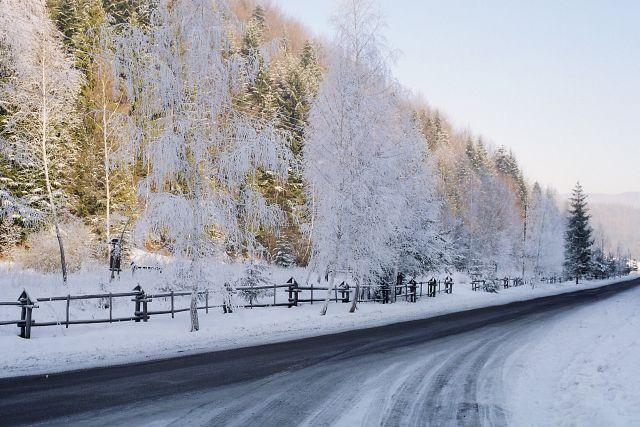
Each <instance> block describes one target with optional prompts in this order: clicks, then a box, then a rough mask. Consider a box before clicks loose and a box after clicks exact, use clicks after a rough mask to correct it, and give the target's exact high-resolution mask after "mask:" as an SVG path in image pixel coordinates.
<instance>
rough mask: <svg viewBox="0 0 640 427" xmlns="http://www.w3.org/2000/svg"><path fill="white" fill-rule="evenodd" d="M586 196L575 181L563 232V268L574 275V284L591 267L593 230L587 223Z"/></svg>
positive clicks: (570, 274) (567, 273)
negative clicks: (565, 228)
mask: <svg viewBox="0 0 640 427" xmlns="http://www.w3.org/2000/svg"><path fill="white" fill-rule="evenodd" d="M589 218H590V215H589V212H588V208H587V196H586V195H585V194H584V192H583V190H582V186H581V185H580V183H577V184H576V186H575V188H574V189H573V192H572V194H571V199H570V206H569V217H568V219H567V231H566V234H565V245H564V248H565V252H564V268H565V274H566V276H567V277H575V280H576V284H577V283H578V282H579V281H580V278H581V277H584V276H585V275H587V274H588V273H589V271H590V268H591V245H592V244H593V240H592V238H591V233H592V232H593V230H592V228H591V225H590V224H589Z"/></svg>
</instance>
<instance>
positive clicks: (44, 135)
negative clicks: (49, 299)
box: [0, 0, 81, 283]
mask: <svg viewBox="0 0 640 427" xmlns="http://www.w3.org/2000/svg"><path fill="white" fill-rule="evenodd" d="M0 39H1V40H2V42H3V44H5V45H6V46H7V48H6V49H2V50H0V52H1V55H2V56H1V57H0V63H1V65H0V68H2V69H3V70H5V72H6V73H7V76H6V78H4V79H3V80H2V81H1V82H0V106H1V107H2V108H3V109H4V110H5V111H6V112H7V114H6V115H4V116H3V126H2V128H3V133H4V136H5V138H6V141H7V142H8V144H6V145H4V146H3V147H2V150H3V155H4V156H7V157H9V158H11V159H12V160H13V161H15V162H17V163H18V164H22V165H24V166H25V167H28V168H30V169H32V170H34V171H36V172H37V173H38V174H41V176H42V177H43V181H44V189H43V190H44V192H45V193H46V195H47V202H48V206H47V208H48V210H49V212H50V217H51V221H52V222H53V226H54V228H55V232H56V236H57V240H58V247H59V250H60V264H61V270H62V280H63V282H64V283H66V282H67V267H66V261H65V252H64V245H63V241H62V235H61V233H60V229H59V222H60V220H59V212H58V205H57V203H56V198H55V197H54V194H55V190H56V188H59V187H60V182H61V180H62V177H63V170H64V169H65V167H68V164H69V161H70V159H72V158H73V155H72V154H73V146H72V145H71V144H70V129H71V128H72V127H73V126H74V124H75V123H76V122H77V115H76V111H75V102H76V98H77V96H78V92H79V90H80V84H81V74H80V73H79V72H78V71H77V70H75V69H74V68H73V60H72V59H71V58H70V57H69V56H68V55H67V54H66V53H65V51H64V49H63V45H62V41H61V35H60V34H59V32H58V31H57V29H56V27H55V24H54V23H53V22H52V21H51V19H50V18H49V16H48V11H47V8H46V4H45V1H44V0H26V1H23V0H20V1H18V0H3V1H2V2H0ZM31 179H32V180H35V179H36V177H35V176H32V177H31Z"/></svg>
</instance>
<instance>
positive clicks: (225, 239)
mask: <svg viewBox="0 0 640 427" xmlns="http://www.w3.org/2000/svg"><path fill="white" fill-rule="evenodd" d="M236 26H237V23H236V22H235V21H234V19H233V16H232V14H231V12H230V9H229V8H228V5H227V3H226V2H225V1H220V0H218V1H212V0H171V1H170V0H160V1H159V2H158V4H157V7H156V8H155V9H154V11H153V13H152V16H151V22H150V25H149V27H148V28H147V29H145V30H141V29H140V28H137V27H133V26H130V27H128V28H126V29H125V31H124V33H123V35H122V36H121V38H120V40H119V46H120V55H121V58H122V64H121V65H122V68H121V72H122V73H123V74H124V76H125V79H124V82H125V87H126V91H127V95H128V98H129V100H130V102H131V103H132V123H133V124H134V125H135V127H134V129H135V130H134V132H133V138H132V144H131V145H130V147H129V148H130V150H131V152H130V158H131V159H134V158H140V159H141V160H142V163H143V164H144V165H145V167H146V168H147V171H148V175H147V176H146V179H145V180H144V182H143V183H142V185H141V188H140V190H141V191H140V194H141V196H143V197H144V198H145V199H146V203H147V208H146V210H145V211H144V212H143V214H142V218H141V220H140V222H139V230H141V231H142V232H143V233H144V235H145V236H148V235H149V234H151V235H155V236H162V237H164V238H165V239H166V240H167V241H168V242H169V243H170V245H171V247H172V250H173V252H174V253H176V254H178V255H183V256H185V257H187V258H189V259H190V263H191V280H192V285H193V286H192V289H193V292H192V330H197V329H198V322H197V311H196V310H195V306H196V298H195V297H196V292H197V289H198V288H199V287H200V286H201V285H202V284H203V282H205V281H206V280H207V279H206V277H205V276H204V273H203V271H204V263H206V262H207V261H206V260H205V259H206V257H208V256H211V255H213V254H215V253H222V252H224V251H233V252H236V253H245V252H247V253H253V252H254V251H257V250H258V249H259V248H258V245H257V243H256V237H257V233H258V232H259V230H260V228H261V227H270V226H275V225H277V224H278V222H279V221H280V220H281V219H282V215H281V212H280V211H279V210H278V209H277V208H276V207H273V206H270V205H269V204H268V203H267V202H266V200H265V199H264V198H263V197H262V195H261V194H260V192H259V191H258V190H257V188H256V186H255V182H256V175H257V173H258V172H259V170H261V169H262V170H269V171H271V172H273V174H274V176H275V177H276V178H278V179H282V180H285V179H286V176H287V168H288V160H289V151H288V149H287V148H286V145H285V139H284V138H283V136H282V135H280V133H279V132H278V131H276V130H275V128H274V127H273V126H272V125H271V124H270V123H263V122H258V121H257V120H255V119H253V118H251V117H249V116H247V115H246V114H244V113H242V112H240V111H239V110H238V109H237V108H235V106H234V97H235V96H237V95H238V94H239V93H240V92H241V91H242V90H244V88H245V86H246V83H247V82H248V81H249V80H250V79H251V78H252V75H251V70H252V69H253V68H254V67H253V66H252V64H250V63H248V62H250V61H247V60H246V59H244V58H243V57H242V56H241V55H240V54H238V53H236V52H234V50H233V46H232V40H231V31H233V30H234V28H235V27H236Z"/></svg>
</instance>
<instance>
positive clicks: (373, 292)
mask: <svg viewBox="0 0 640 427" xmlns="http://www.w3.org/2000/svg"><path fill="white" fill-rule="evenodd" d="M423 285H426V286H425V288H426V290H427V292H426V296H427V297H435V296H436V292H441V291H444V292H446V293H451V292H452V291H453V280H451V279H450V278H447V279H446V280H444V281H437V280H436V279H435V278H432V279H431V280H429V281H428V282H416V281H415V280H410V281H408V282H407V283H403V284H402V285H396V286H393V287H386V288H384V287H383V288H378V287H373V286H362V287H360V292H359V294H358V295H355V288H354V287H351V286H349V285H348V284H347V283H345V282H342V283H340V284H339V285H336V286H334V287H333V288H331V297H330V298H329V300H330V301H332V302H336V303H348V302H351V301H352V299H353V298H358V301H359V302H381V303H383V304H386V303H390V302H391V298H392V297H393V301H394V302H396V301H397V300H398V299H402V298H404V300H405V301H408V302H416V301H417V299H418V298H420V297H422V296H423ZM442 285H444V288H443V287H442ZM278 289H280V290H283V291H284V292H285V293H286V296H287V298H286V302H278V298H277V291H278ZM329 289H330V288H328V287H326V286H325V287H323V286H314V285H313V283H312V284H310V285H308V286H301V285H300V284H298V282H297V281H296V280H295V279H294V278H293V277H292V278H290V279H289V280H288V281H287V283H286V284H284V285H277V284H274V285H269V286H246V287H236V288H234V289H233V290H231V289H229V291H230V292H246V293H247V294H248V295H249V297H248V300H249V303H248V304H245V305H241V306H240V307H244V308H258V307H278V306H286V307H295V306H298V305H300V304H303V303H310V304H313V303H314V302H324V301H325V298H326V296H327V291H329ZM392 289H395V292H393V291H392ZM265 290H272V291H273V295H271V296H269V298H271V297H272V298H273V300H272V302H271V301H269V302H268V303H267V302H265V301H262V302H260V301H259V300H257V299H255V298H254V295H255V294H256V292H257V291H265ZM191 294H192V293H191V292H190V291H182V292H176V291H168V292H159V293H150V294H148V293H146V292H145V291H144V290H143V289H142V287H141V286H140V285H138V286H136V287H135V288H133V290H132V291H131V292H120V293H103V294H91V295H71V294H68V295H66V296H57V297H47V298H35V299H34V298H31V296H30V295H29V294H28V293H27V291H26V290H25V291H23V292H22V293H21V294H20V296H19V297H18V299H17V301H10V302H0V306H11V307H17V308H20V319H16V320H0V325H16V326H18V327H19V328H20V336H21V337H22V338H27V339H28V338H30V337H31V329H32V328H34V327H43V326H56V325H58V326H64V327H65V328H68V327H69V325H86V324H94V323H116V322H148V321H149V319H150V318H151V316H158V315H167V314H170V315H171V318H174V317H175V315H176V313H181V312H187V311H190V309H191V308H190V304H188V305H187V306H184V305H180V304H177V303H178V302H180V301H184V299H183V297H187V296H191ZM126 298H128V299H129V300H130V301H131V302H132V303H133V310H132V312H130V313H131V314H130V315H125V316H123V315H120V316H114V313H113V307H114V301H115V300H118V299H126ZM96 299H99V300H102V305H103V307H104V308H105V309H108V310H109V312H108V313H109V314H108V316H105V317H103V318H94V319H71V317H70V307H71V303H72V301H86V300H96ZM197 299H198V305H197V309H198V310H204V311H205V313H209V309H212V308H222V310H223V312H224V313H228V312H231V311H232V310H233V307H237V305H235V306H232V305H231V304H229V302H228V301H224V302H223V303H222V304H218V305H211V304H210V300H209V290H204V291H199V292H197ZM159 300H162V301H164V302H165V303H168V307H166V308H164V309H158V310H153V309H150V308H149V305H150V303H152V302H154V301H159ZM189 301H190V300H189ZM42 302H58V303H64V304H65V315H64V319H63V320H55V321H40V322H39V321H37V320H36V319H34V316H33V311H34V309H37V308H39V306H38V305H37V303H42Z"/></svg>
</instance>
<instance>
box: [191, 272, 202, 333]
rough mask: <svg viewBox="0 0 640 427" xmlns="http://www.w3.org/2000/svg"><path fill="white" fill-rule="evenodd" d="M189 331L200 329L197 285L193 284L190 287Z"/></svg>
mask: <svg viewBox="0 0 640 427" xmlns="http://www.w3.org/2000/svg"><path fill="white" fill-rule="evenodd" d="M190 313H191V332H196V331H199V330H200V322H199V321H198V286H197V285H195V284H194V285H193V288H192V289H191V306H190Z"/></svg>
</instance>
